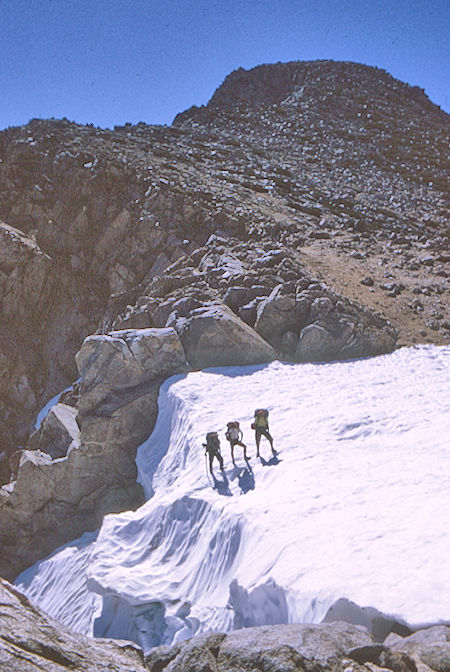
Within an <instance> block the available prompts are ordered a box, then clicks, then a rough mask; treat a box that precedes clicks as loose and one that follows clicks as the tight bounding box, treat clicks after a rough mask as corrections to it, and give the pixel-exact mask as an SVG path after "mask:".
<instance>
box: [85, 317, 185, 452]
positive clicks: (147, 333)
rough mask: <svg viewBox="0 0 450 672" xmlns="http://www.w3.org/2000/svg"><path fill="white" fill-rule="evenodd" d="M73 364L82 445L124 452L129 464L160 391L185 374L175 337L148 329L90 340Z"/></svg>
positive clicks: (151, 421) (149, 424)
mask: <svg viewBox="0 0 450 672" xmlns="http://www.w3.org/2000/svg"><path fill="white" fill-rule="evenodd" d="M76 360H77V365H78V370H79V373H80V376H81V397H80V402H79V407H78V410H79V415H78V421H79V424H80V426H81V441H82V444H83V445H84V446H94V445H99V446H108V448H109V449H110V450H112V449H114V448H117V449H119V450H125V451H129V452H131V453H132V456H133V460H134V452H133V451H135V450H136V448H137V446H138V445H139V444H140V443H142V441H143V440H144V439H145V438H146V437H147V436H148V435H149V434H150V432H151V430H152V429H153V426H154V423H155V421H156V414H157V399H158V392H159V385H160V384H161V382H162V381H163V380H164V379H165V378H168V377H169V376H172V375H175V374H176V373H185V372H186V371H187V370H188V364H187V362H186V357H185V354H184V350H183V347H182V345H181V341H180V339H179V337H178V335H177V333H176V332H175V330H174V329H172V328H165V329H156V328H150V329H126V330H123V331H113V332H110V333H109V334H103V335H97V336H89V337H88V338H87V339H85V341H84V343H83V346H82V348H81V350H80V352H79V353H78V354H77V356H76Z"/></svg>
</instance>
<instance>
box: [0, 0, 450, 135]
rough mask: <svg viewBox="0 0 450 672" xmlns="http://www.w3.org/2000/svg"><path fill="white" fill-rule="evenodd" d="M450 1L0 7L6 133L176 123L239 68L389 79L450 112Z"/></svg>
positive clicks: (80, 0) (126, 1)
mask: <svg viewBox="0 0 450 672" xmlns="http://www.w3.org/2000/svg"><path fill="white" fill-rule="evenodd" d="M449 44H450V2H449V1H448V0H429V1H428V2H427V1H426V0H416V1H414V0H412V1H406V0H390V1H389V2H388V1H385V0H278V1H277V0H271V1H269V0H222V1H218V0H166V1H163V0H0V49H1V58H0V129H2V128H6V127H7V126H13V125H20V124H24V123H26V122H27V121H28V120H29V119H31V118H33V117H41V118H48V117H56V118H60V117H68V118H69V119H71V120H74V121H78V122H81V123H89V122H91V123H94V124H95V125H96V126H102V127H112V126H113V125H114V124H122V123H124V122H127V121H128V122H132V123H137V122H139V121H145V122H147V123H156V124H170V123H171V122H172V120H173V118H174V116H175V115H176V114H177V113H178V112H181V111H183V110H185V109H186V108H188V107H190V106H191V105H194V104H195V105H201V104H205V103H207V101H208V100H209V98H210V97H211V95H212V94H213V92H214V90H215V89H216V88H217V86H219V84H220V83H221V82H222V81H223V79H224V78H225V76H226V75H227V74H228V73H230V72H231V71H232V70H234V69H235V68H238V67H240V66H242V67H244V68H251V67H253V66H255V65H259V64H261V63H273V62H277V61H292V60H313V59H319V58H320V59H323V58H326V59H333V60H346V61H357V62H359V63H366V64H367V65H376V66H378V67H381V68H384V69H386V70H387V71H388V72H390V73H391V74H392V75H394V76H395V77H397V78H399V79H401V80H403V81H406V82H408V83H410V84H415V85H418V86H421V87H422V88H424V89H425V91H426V93H427V94H428V96H429V97H430V98H431V100H432V101H433V102H435V103H437V104H439V105H440V106H441V107H442V108H443V109H446V110H447V111H449V110H450V91H449V80H450V77H449V72H450V58H449V50H450V48H449Z"/></svg>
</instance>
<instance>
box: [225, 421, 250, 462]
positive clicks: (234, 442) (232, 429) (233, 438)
mask: <svg viewBox="0 0 450 672" xmlns="http://www.w3.org/2000/svg"><path fill="white" fill-rule="evenodd" d="M225 437H226V439H227V440H228V441H229V442H230V448H231V459H232V460H233V464H235V462H234V447H235V446H242V448H243V449H244V460H249V459H250V458H249V457H247V446H246V445H245V443H243V442H242V437H243V433H242V429H241V428H240V427H239V423H238V421H237V420H234V421H232V422H228V423H227V431H226V432H225Z"/></svg>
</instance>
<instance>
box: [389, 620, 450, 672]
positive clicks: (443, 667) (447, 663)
mask: <svg viewBox="0 0 450 672" xmlns="http://www.w3.org/2000/svg"><path fill="white" fill-rule="evenodd" d="M385 644H386V645H387V646H389V647H390V649H391V650H392V651H399V652H402V653H405V654H407V655H408V656H410V657H411V658H412V659H413V660H414V661H415V663H416V665H417V669H418V671H419V672H450V626H448V625H435V626H433V627H430V628H425V629H423V630H419V631H418V632H415V633H414V634H412V635H410V636H409V637H400V636H399V635H396V634H392V635H389V637H388V638H387V639H386V641H385Z"/></svg>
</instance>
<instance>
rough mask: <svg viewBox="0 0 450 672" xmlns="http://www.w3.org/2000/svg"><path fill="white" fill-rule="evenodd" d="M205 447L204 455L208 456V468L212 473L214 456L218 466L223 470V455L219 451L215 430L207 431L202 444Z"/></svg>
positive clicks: (218, 441) (218, 440)
mask: <svg viewBox="0 0 450 672" xmlns="http://www.w3.org/2000/svg"><path fill="white" fill-rule="evenodd" d="M203 447H204V448H205V455H206V454H208V456H209V470H210V472H211V473H212V470H213V460H214V458H215V457H216V458H217V459H218V461H219V465H220V468H221V469H222V470H223V468H224V466H223V457H222V455H221V453H220V439H219V436H218V434H217V432H208V433H207V435H206V443H204V444H203Z"/></svg>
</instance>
